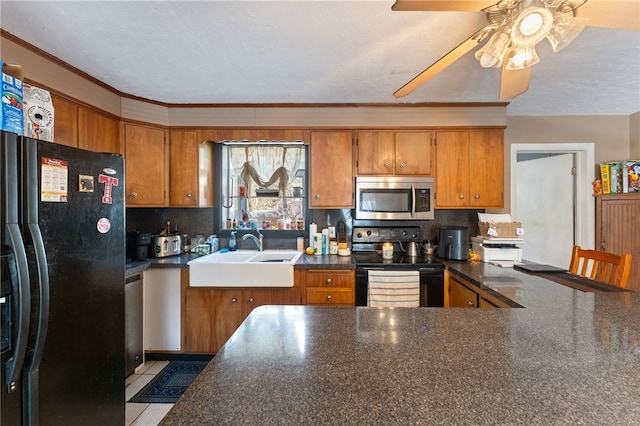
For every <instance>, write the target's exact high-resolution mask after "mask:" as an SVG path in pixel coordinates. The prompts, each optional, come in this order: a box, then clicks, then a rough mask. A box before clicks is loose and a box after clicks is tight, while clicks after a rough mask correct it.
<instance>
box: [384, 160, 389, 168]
mask: <svg viewBox="0 0 640 426" xmlns="http://www.w3.org/2000/svg"><path fill="white" fill-rule="evenodd" d="M389 167H391V163H389V162H388V161H387V162H385V163H384V168H385V169H388V168H389Z"/></svg>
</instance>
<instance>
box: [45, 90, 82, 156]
mask: <svg viewBox="0 0 640 426" xmlns="http://www.w3.org/2000/svg"><path fill="white" fill-rule="evenodd" d="M51 101H52V102H53V109H54V114H55V123H54V129H53V140H54V141H55V142H56V143H59V144H61V145H67V146H73V147H75V148H77V147H78V106H77V105H76V104H75V103H73V102H71V101H68V100H66V99H64V98H61V97H60V96H57V95H54V94H53V93H52V94H51Z"/></svg>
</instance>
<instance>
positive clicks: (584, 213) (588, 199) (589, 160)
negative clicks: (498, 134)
mask: <svg viewBox="0 0 640 426" xmlns="http://www.w3.org/2000/svg"><path fill="white" fill-rule="evenodd" d="M594 151H595V147H594V144H593V143H540V144H518V143H514V144H511V159H510V169H511V170H510V173H511V175H510V180H511V197H510V198H511V206H510V211H511V215H512V217H514V218H517V217H518V212H517V211H516V205H517V184H516V181H517V178H518V177H517V173H516V166H517V161H518V154H519V153H520V154H533V153H536V154H544V153H552V154H574V157H575V167H576V180H575V182H576V188H575V197H576V199H575V217H574V223H575V233H574V235H575V244H576V245H579V246H581V247H584V248H594V247H595V198H594V197H593V184H592V182H593V181H594V179H595V154H594ZM526 233H527V229H526V227H525V237H524V238H525V244H526V241H527V240H526V238H527V234H526Z"/></svg>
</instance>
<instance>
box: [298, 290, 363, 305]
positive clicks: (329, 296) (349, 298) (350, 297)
mask: <svg viewBox="0 0 640 426" xmlns="http://www.w3.org/2000/svg"><path fill="white" fill-rule="evenodd" d="M307 305H347V306H353V305H354V294H353V289H351V288H308V289H307Z"/></svg>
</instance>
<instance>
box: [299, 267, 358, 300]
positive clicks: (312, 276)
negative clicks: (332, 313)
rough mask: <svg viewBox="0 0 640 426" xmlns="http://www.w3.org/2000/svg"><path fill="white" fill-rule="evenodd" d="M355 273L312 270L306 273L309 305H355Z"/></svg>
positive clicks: (305, 279)
mask: <svg viewBox="0 0 640 426" xmlns="http://www.w3.org/2000/svg"><path fill="white" fill-rule="evenodd" d="M355 279H356V278H355V272H354V271H353V270H348V269H345V270H342V269H310V270H308V271H306V272H305V273H304V278H303V280H304V281H305V288H306V296H307V300H306V304H307V305H341V306H354V305H355Z"/></svg>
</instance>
